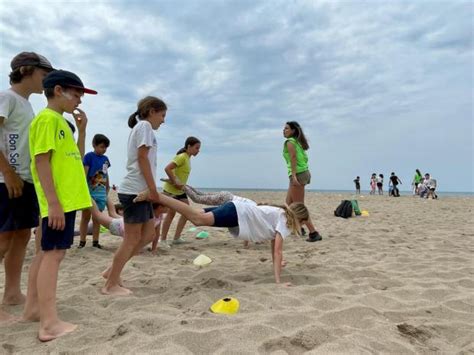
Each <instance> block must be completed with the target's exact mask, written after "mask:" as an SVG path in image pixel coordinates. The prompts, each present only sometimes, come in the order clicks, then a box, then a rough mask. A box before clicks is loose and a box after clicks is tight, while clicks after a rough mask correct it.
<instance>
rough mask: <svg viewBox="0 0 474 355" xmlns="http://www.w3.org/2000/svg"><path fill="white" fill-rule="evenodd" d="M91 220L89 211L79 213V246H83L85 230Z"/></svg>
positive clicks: (85, 235)
mask: <svg viewBox="0 0 474 355" xmlns="http://www.w3.org/2000/svg"><path fill="white" fill-rule="evenodd" d="M90 219H91V211H90V209H86V210H82V213H81V224H80V227H79V232H80V236H81V245H82V244H85V242H86V237H87V229H88V228H89V221H90Z"/></svg>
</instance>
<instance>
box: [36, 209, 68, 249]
mask: <svg viewBox="0 0 474 355" xmlns="http://www.w3.org/2000/svg"><path fill="white" fill-rule="evenodd" d="M64 218H65V219H66V224H65V227H64V229H63V230H62V231H59V230H55V229H51V228H50V227H48V221H49V219H48V217H45V218H43V219H42V220H41V231H42V232H43V234H42V236H41V249H42V250H46V251H47V250H54V249H69V248H71V245H72V243H73V240H74V225H75V222H76V211H71V212H67V213H65V214H64Z"/></svg>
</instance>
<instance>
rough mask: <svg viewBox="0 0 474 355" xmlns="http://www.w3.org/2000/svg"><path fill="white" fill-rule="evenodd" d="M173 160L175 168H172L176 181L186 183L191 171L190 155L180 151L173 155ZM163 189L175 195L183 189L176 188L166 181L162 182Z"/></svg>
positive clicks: (180, 193)
mask: <svg viewBox="0 0 474 355" xmlns="http://www.w3.org/2000/svg"><path fill="white" fill-rule="evenodd" d="M173 162H174V163H175V164H176V168H174V170H173V172H174V175H175V176H176V177H177V178H178V181H180V182H181V183H182V184H186V183H187V182H188V177H189V174H190V173H191V157H190V156H189V155H188V153H181V154H178V155H176V156H175V157H174V159H173ZM163 190H165V191H166V192H168V193H170V194H172V195H175V196H178V195H182V194H183V193H184V191H183V190H180V189H177V188H176V187H175V186H173V185H171V184H170V183H168V182H165V183H164V185H163Z"/></svg>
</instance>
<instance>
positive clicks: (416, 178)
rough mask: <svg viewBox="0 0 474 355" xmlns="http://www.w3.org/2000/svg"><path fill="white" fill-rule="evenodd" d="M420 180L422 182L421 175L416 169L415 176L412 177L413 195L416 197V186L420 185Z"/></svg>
mask: <svg viewBox="0 0 474 355" xmlns="http://www.w3.org/2000/svg"><path fill="white" fill-rule="evenodd" d="M421 180H423V175H422V174H421V172H420V170H419V169H416V172H415V176H414V177H413V185H414V189H413V194H414V195H418V185H419V184H420V183H421Z"/></svg>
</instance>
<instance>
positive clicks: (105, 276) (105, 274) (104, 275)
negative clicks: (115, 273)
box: [101, 268, 123, 286]
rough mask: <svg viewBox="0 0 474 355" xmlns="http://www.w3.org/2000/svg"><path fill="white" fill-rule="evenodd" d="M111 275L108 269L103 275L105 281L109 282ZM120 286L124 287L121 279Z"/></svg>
mask: <svg viewBox="0 0 474 355" xmlns="http://www.w3.org/2000/svg"><path fill="white" fill-rule="evenodd" d="M109 274H110V268H108V269H107V270H105V271H104V272H103V273H102V274H101V275H102V277H103V278H104V279H106V280H108V279H109ZM119 285H120V286H123V280H122V278H120V279H119Z"/></svg>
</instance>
